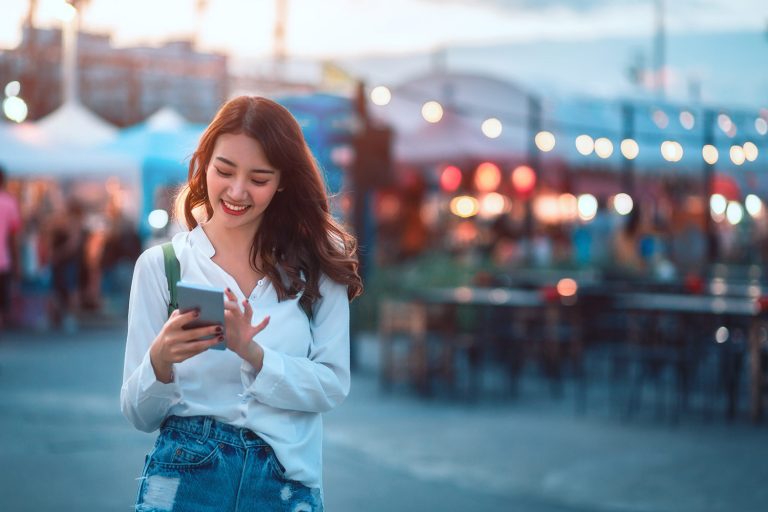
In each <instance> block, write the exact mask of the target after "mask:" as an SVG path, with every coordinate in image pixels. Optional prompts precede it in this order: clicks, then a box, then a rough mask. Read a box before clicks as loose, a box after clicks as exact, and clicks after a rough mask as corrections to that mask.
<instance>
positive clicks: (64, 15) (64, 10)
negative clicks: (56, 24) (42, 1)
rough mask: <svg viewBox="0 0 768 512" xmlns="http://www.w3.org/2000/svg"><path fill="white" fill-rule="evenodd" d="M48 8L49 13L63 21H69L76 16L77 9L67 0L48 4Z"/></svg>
mask: <svg viewBox="0 0 768 512" xmlns="http://www.w3.org/2000/svg"><path fill="white" fill-rule="evenodd" d="M48 8H49V9H50V10H51V14H53V15H54V16H55V17H57V18H58V19H60V20H61V21H63V22H66V23H68V22H70V21H72V20H73V19H75V16H77V9H76V8H75V6H73V5H72V4H70V3H67V2H56V3H52V4H49V6H48Z"/></svg>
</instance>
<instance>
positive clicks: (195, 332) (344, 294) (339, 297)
mask: <svg viewBox="0 0 768 512" xmlns="http://www.w3.org/2000/svg"><path fill="white" fill-rule="evenodd" d="M176 201H177V207H178V208H177V210H176V211H183V215H184V220H185V223H186V225H187V227H188V229H189V230H190V231H188V232H182V233H179V234H177V235H175V236H174V237H173V240H172V244H173V248H174V252H175V254H176V257H177V258H178V260H179V262H180V266H181V278H182V279H183V280H184V281H188V282H194V283H198V284H205V285H208V286H216V287H220V288H224V289H225V290H226V291H225V304H224V307H225V326H224V327H225V328H226V344H227V348H228V350H226V351H221V352H220V351H211V352H206V349H207V348H208V347H210V346H212V345H214V344H216V343H218V342H219V341H222V340H223V337H222V329H221V326H212V327H202V328H197V329H190V330H185V329H184V328H183V327H184V325H185V324H187V323H188V322H189V321H191V320H192V319H193V318H195V315H196V312H195V311H189V312H184V313H181V312H180V311H179V310H178V309H176V310H173V311H172V313H171V314H170V315H168V310H169V309H171V308H170V307H169V306H168V303H169V298H170V293H169V290H168V286H167V281H166V276H165V268H164V257H163V251H162V248H161V247H159V246H156V247H152V248H150V249H148V250H146V251H145V252H144V253H142V255H141V256H140V257H139V259H138V261H137V262H136V267H135V270H134V275H133V282H132V285H131V296H130V304H129V313H128V337H127V345H126V352H125V367H124V374H123V387H122V391H121V409H122V411H123V414H124V415H125V416H126V418H128V420H129V421H130V422H131V423H132V424H133V425H134V426H135V427H136V428H138V429H139V430H142V431H145V432H151V431H154V430H157V429H158V428H159V429H160V433H159V436H158V438H157V441H156V444H155V448H154V449H153V450H152V452H151V453H150V454H149V455H148V457H147V459H146V463H145V466H144V470H143V474H142V477H141V478H140V484H139V492H138V498H137V503H136V510H149V509H155V508H154V507H157V508H163V509H168V510H170V509H173V510H176V511H179V510H195V511H197V510H217V511H218V510H234V509H235V507H236V504H240V506H241V507H244V508H248V509H249V510H250V509H259V510H261V509H263V510H299V509H300V510H322V509H323V503H322V416H321V413H323V412H326V411H328V410H330V409H332V408H334V407H335V406H337V405H339V404H340V403H341V402H342V401H343V400H344V398H345V397H346V396H347V394H348V392H349V386H350V370H349V301H350V300H351V299H353V298H354V297H356V296H357V295H359V294H360V293H361V291H362V282H361V280H360V277H359V275H358V264H357V257H356V242H355V240H354V238H353V237H352V236H350V235H349V234H347V233H346V232H345V231H344V229H343V228H342V227H341V226H339V225H338V224H337V223H336V222H335V221H334V220H333V218H332V217H331V215H330V210H329V205H328V197H327V195H326V192H325V186H324V184H323V180H322V177H321V174H320V172H319V169H318V167H317V165H316V163H315V161H314V159H313V157H312V154H311V153H310V151H309V149H308V147H307V145H306V142H305V140H304V137H303V135H302V132H301V128H300V127H299V125H298V123H297V122H296V120H295V119H294V118H293V117H292V116H291V114H290V113H289V112H288V111H287V110H286V109H285V108H283V107H282V106H280V105H278V104H277V103H274V102H272V101H270V100H268V99H265V98H259V97H246V96H241V97H238V98H235V99H233V100H231V101H229V102H228V103H226V104H225V105H224V106H223V107H222V108H221V110H220V111H219V112H218V113H217V114H216V116H215V118H214V120H213V121H212V123H211V124H210V125H209V126H208V128H207V129H206V130H205V132H204V133H203V135H202V137H201V139H200V144H199V146H198V147H197V149H196V151H195V152H194V154H193V156H192V159H191V161H190V164H189V179H188V182H187V184H186V186H185V187H184V188H183V189H182V191H181V192H180V194H179V196H178V197H177V200H176ZM209 335H213V336H214V338H213V339H212V340H201V338H202V337H204V336H209Z"/></svg>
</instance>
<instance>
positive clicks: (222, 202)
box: [219, 200, 250, 216]
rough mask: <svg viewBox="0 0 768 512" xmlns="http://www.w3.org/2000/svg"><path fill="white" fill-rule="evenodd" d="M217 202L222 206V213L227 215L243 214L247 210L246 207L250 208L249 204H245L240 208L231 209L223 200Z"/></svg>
mask: <svg viewBox="0 0 768 512" xmlns="http://www.w3.org/2000/svg"><path fill="white" fill-rule="evenodd" d="M219 202H220V203H221V208H222V210H224V213H226V214H229V215H235V216H240V215H244V214H245V212H247V211H248V209H249V208H250V206H246V207H245V208H243V209H242V210H233V209H231V208H229V207H227V203H225V202H224V200H221V201H219Z"/></svg>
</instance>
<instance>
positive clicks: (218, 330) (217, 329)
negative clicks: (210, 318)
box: [216, 326, 224, 334]
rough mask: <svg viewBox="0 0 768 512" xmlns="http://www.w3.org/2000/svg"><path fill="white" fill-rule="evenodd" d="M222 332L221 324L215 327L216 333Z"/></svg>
mask: <svg viewBox="0 0 768 512" xmlns="http://www.w3.org/2000/svg"><path fill="white" fill-rule="evenodd" d="M222 332H224V330H223V329H222V328H221V326H218V327H217V328H216V333H217V334H221V333H222Z"/></svg>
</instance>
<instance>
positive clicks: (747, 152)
mask: <svg viewBox="0 0 768 512" xmlns="http://www.w3.org/2000/svg"><path fill="white" fill-rule="evenodd" d="M742 148H743V149H744V158H746V159H747V160H749V161H750V162H754V161H755V160H757V155H758V151H757V146H755V144H754V142H745V143H744V145H743V146H742Z"/></svg>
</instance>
